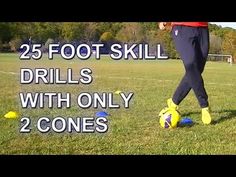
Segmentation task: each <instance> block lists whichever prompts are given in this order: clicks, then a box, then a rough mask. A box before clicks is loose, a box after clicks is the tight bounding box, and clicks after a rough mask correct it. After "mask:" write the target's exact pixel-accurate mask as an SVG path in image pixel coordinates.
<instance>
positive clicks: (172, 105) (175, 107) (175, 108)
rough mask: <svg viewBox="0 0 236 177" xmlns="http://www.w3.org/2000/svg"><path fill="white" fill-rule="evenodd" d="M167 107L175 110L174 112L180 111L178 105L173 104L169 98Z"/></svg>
mask: <svg viewBox="0 0 236 177" xmlns="http://www.w3.org/2000/svg"><path fill="white" fill-rule="evenodd" d="M167 106H168V108H169V109H174V110H178V109H179V107H178V105H177V104H175V103H174V102H173V100H172V98H169V99H168V100H167Z"/></svg>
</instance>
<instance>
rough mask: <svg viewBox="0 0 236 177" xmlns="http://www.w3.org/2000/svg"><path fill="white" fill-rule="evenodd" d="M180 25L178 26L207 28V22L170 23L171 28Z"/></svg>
mask: <svg viewBox="0 0 236 177" xmlns="http://www.w3.org/2000/svg"><path fill="white" fill-rule="evenodd" d="M174 25H180V26H192V27H207V26H208V22H172V23H171V26H174Z"/></svg>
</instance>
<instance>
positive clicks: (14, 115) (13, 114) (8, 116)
mask: <svg viewBox="0 0 236 177" xmlns="http://www.w3.org/2000/svg"><path fill="white" fill-rule="evenodd" d="M4 117H5V118H6V119H16V118H17V117H18V114H17V112H14V111H10V112H8V113H7V114H5V115H4Z"/></svg>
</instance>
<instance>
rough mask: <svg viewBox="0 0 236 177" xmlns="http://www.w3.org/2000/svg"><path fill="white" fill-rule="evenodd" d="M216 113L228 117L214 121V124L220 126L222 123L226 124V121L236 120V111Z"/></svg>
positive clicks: (221, 117)
mask: <svg viewBox="0 0 236 177" xmlns="http://www.w3.org/2000/svg"><path fill="white" fill-rule="evenodd" d="M215 113H218V114H222V113H224V114H226V115H223V116H220V117H219V119H217V120H214V121H213V122H212V124H218V123H220V122H224V121H226V120H229V119H233V118H236V110H221V111H217V112H215Z"/></svg>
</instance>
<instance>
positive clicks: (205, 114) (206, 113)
mask: <svg viewBox="0 0 236 177" xmlns="http://www.w3.org/2000/svg"><path fill="white" fill-rule="evenodd" d="M202 122H203V123H204V124H206V125H208V124H210V123H211V115H210V110H209V107H206V108H202Z"/></svg>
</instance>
